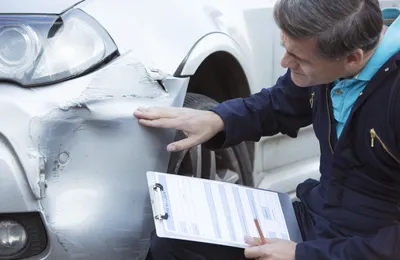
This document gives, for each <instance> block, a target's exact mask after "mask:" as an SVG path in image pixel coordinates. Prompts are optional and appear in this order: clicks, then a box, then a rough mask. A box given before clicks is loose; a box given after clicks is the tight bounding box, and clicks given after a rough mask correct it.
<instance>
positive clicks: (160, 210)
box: [153, 183, 169, 220]
mask: <svg viewBox="0 0 400 260" xmlns="http://www.w3.org/2000/svg"><path fill="white" fill-rule="evenodd" d="M153 190H154V193H155V194H154V195H155V196H154V203H155V209H156V214H155V219H158V220H166V219H168V216H169V215H168V202H167V201H168V197H167V195H166V194H165V192H164V187H163V186H162V185H161V184H160V183H155V184H154V186H153Z"/></svg>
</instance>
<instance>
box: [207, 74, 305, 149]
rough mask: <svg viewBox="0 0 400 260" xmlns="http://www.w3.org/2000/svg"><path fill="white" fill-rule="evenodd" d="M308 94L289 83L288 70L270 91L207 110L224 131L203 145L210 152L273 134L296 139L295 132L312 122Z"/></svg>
mask: <svg viewBox="0 0 400 260" xmlns="http://www.w3.org/2000/svg"><path fill="white" fill-rule="evenodd" d="M309 93H310V91H309V88H301V87H298V86H296V85H295V84H294V83H293V81H292V80H291V77H290V71H289V70H288V71H287V72H286V74H285V75H283V76H282V77H280V78H279V79H278V81H277V82H276V84H275V85H274V86H273V87H271V88H268V89H262V90H261V91H260V92H259V93H256V94H254V95H251V96H250V97H247V98H236V99H232V100H228V101H225V102H223V103H221V104H219V105H218V106H217V107H215V108H213V109H211V111H214V112H215V113H217V114H218V115H219V116H220V117H221V118H222V120H223V121H224V125H225V129H224V131H223V132H221V133H219V134H217V135H216V136H215V137H214V138H212V139H211V140H210V141H209V142H207V143H206V146H208V147H209V148H211V149H218V148H221V147H229V146H233V145H236V144H239V143H241V142H242V141H259V140H260V138H261V137H262V136H271V135H275V134H277V133H282V134H286V135H288V136H290V137H297V133H298V131H299V129H300V128H301V127H304V126H307V125H309V124H311V122H312V109H311V106H310V101H309V100H310V94H309Z"/></svg>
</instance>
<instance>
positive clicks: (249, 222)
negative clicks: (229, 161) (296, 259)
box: [155, 173, 290, 248]
mask: <svg viewBox="0 0 400 260" xmlns="http://www.w3.org/2000/svg"><path fill="white" fill-rule="evenodd" d="M155 177H156V178H155V180H156V181H157V182H158V183H159V184H161V185H162V186H163V192H164V193H165V194H164V196H163V200H164V201H163V205H164V207H165V211H166V212H168V215H169V216H168V219H166V220H164V221H163V222H164V228H165V234H166V235H167V236H168V234H171V235H173V236H174V237H181V238H183V239H188V240H192V241H201V242H209V243H214V244H221V245H229V246H234V247H241V248H244V247H246V246H247V245H246V243H245V242H244V237H245V236H246V235H248V236H252V237H259V234H258V232H257V228H256V225H255V223H254V219H255V218H257V219H258V221H259V224H260V226H261V229H262V231H263V233H264V236H265V237H266V238H267V239H268V238H282V239H287V240H289V239H290V237H289V232H288V229H287V226H286V222H285V218H284V215H283V212H282V208H281V204H280V201H279V197H278V194H277V193H274V192H270V191H265V190H258V189H251V188H247V187H244V186H239V185H235V184H229V183H223V182H216V181H210V180H205V179H199V178H191V177H182V176H177V175H172V174H161V173H156V176H155Z"/></svg>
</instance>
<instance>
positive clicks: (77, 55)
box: [0, 9, 117, 86]
mask: <svg viewBox="0 0 400 260" xmlns="http://www.w3.org/2000/svg"><path fill="white" fill-rule="evenodd" d="M116 51H117V47H116V45H115V43H114V42H113V40H112V39H111V37H110V36H109V35H108V33H107V32H106V31H105V30H104V28H103V27H101V26H100V25H99V23H97V21H96V20H94V19H93V18H92V17H90V16H89V15H87V14H86V13H84V12H83V11H81V10H79V9H72V10H71V11H69V12H67V13H65V14H64V15H62V16H61V17H60V16H53V15H51V16H43V15H40V16H39V15H1V16H0V79H2V80H10V81H14V82H17V83H19V84H21V85H24V86H32V85H43V84H49V83H53V82H57V81H62V80H65V79H68V78H71V77H75V76H77V75H79V74H82V73H84V72H85V71H87V70H89V69H91V68H92V67H94V66H96V65H98V64H99V63H102V62H103V61H104V60H105V59H107V58H108V57H109V56H110V55H112V54H113V53H115V52H116Z"/></svg>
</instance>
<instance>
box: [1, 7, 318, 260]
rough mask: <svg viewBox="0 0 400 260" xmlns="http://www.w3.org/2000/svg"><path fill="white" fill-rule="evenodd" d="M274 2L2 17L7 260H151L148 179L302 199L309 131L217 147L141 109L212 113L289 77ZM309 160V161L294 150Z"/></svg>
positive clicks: (33, 10) (310, 168)
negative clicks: (193, 180)
mask: <svg viewBox="0 0 400 260" xmlns="http://www.w3.org/2000/svg"><path fill="white" fill-rule="evenodd" d="M273 4H274V1H259V0H250V1H246V2H245V3H243V2H242V1H239V0H234V1H224V0H218V1H215V0H213V1H211V0H201V1H183V0H171V1H128V0H114V1H105V0H83V1H81V0H53V1H45V0H37V1H29V0H14V1H8V2H7V3H4V4H2V5H1V7H0V119H1V122H2V123H1V124H0V139H1V140H0V195H1V196H0V260H16V259H29V260H39V259H46V260H47V259H49V260H53V259H62V260H69V259H84V260H92V259H96V260H105V259H113V260H126V259H144V258H145V257H146V253H147V250H148V247H149V236H150V232H151V231H152V230H153V229H154V219H153V217H152V212H151V204H150V201H149V194H148V187H147V182H146V171H160V172H168V173H171V174H181V175H186V176H193V177H198V178H207V179H213V180H220V181H225V182H231V183H238V184H242V185H248V186H257V187H263V188H270V189H275V190H279V191H282V192H287V193H290V194H291V195H292V196H294V191H295V187H296V185H297V183H299V182H300V181H302V180H304V179H305V178H309V177H314V178H315V177H316V176H318V175H319V171H318V166H319V165H318V163H319V150H318V142H317V140H316V139H315V137H314V134H313V130H312V128H305V129H302V130H301V132H300V133H299V136H298V138H296V140H290V142H289V138H288V137H286V136H283V135H277V136H274V137H268V138H263V139H261V140H260V142H257V143H252V142H248V143H241V144H239V145H237V146H235V147H232V148H228V149H223V150H219V151H211V150H208V149H206V148H205V147H203V146H201V145H200V146H198V147H194V148H192V149H190V150H186V151H182V152H177V153H171V154H170V153H168V152H167V150H166V146H167V144H169V143H170V142H172V141H173V140H174V139H180V138H183V133H181V132H179V131H178V132H175V131H173V130H171V129H149V128H145V127H143V126H140V125H139V124H138V122H137V120H136V119H135V118H134V116H133V112H134V111H135V110H136V109H137V108H138V107H148V106H164V107H168V106H170V107H182V106H184V107H189V108H195V109H208V108H210V107H212V106H215V105H216V104H218V103H219V102H222V101H224V100H227V99H232V98H238V97H246V96H249V95H251V94H252V93H255V92H258V91H259V90H260V89H261V88H263V87H270V86H272V85H273V83H274V81H275V80H276V79H277V77H278V76H279V75H281V74H282V73H283V71H284V70H283V69H282V68H281V67H280V66H279V60H280V57H281V55H282V54H283V48H281V47H280V34H279V31H278V29H277V26H276V25H275V23H274V21H273V16H272V8H273ZM300 150H301V152H299V151H300Z"/></svg>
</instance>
